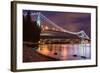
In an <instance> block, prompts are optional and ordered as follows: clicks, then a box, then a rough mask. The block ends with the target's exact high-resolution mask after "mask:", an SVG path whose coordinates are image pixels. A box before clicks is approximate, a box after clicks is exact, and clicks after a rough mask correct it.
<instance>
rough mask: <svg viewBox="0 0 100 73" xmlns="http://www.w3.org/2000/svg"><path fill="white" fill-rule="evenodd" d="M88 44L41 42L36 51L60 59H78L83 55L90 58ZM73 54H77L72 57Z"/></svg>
mask: <svg viewBox="0 0 100 73" xmlns="http://www.w3.org/2000/svg"><path fill="white" fill-rule="evenodd" d="M90 49H91V48H90V44H43V45H39V48H38V50H37V51H38V52H39V53H41V54H43V55H46V56H49V57H53V58H56V59H60V60H78V59H82V58H81V56H85V57H86V59H90V58H91V50H90ZM73 55H77V57H74V56H73Z"/></svg>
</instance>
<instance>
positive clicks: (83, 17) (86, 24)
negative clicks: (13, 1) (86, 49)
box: [23, 10, 91, 37]
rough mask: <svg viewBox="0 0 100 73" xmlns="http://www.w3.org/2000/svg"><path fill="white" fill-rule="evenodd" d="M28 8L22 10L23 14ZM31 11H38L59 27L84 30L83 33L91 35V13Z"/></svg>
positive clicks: (76, 30) (75, 30)
mask: <svg viewBox="0 0 100 73" xmlns="http://www.w3.org/2000/svg"><path fill="white" fill-rule="evenodd" d="M27 11H28V10H23V15H26V14H27ZM31 12H32V13H34V12H40V13H42V14H43V15H44V16H46V17H47V18H48V19H50V20H51V21H52V22H54V23H55V24H57V25H59V26H60V27H62V28H64V29H66V30H68V31H72V32H79V31H81V30H84V31H85V33H86V34H87V35H88V36H89V37H90V36H91V14H90V13H76V12H54V11H34V10H31Z"/></svg>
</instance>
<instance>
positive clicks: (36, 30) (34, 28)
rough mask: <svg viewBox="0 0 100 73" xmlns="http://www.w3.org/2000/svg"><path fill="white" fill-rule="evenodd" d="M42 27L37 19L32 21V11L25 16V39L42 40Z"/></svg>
mask: <svg viewBox="0 0 100 73" xmlns="http://www.w3.org/2000/svg"><path fill="white" fill-rule="evenodd" d="M40 32H41V29H40V27H39V26H38V24H37V21H32V19H31V11H28V12H27V15H26V16H23V41H28V42H33V43H37V42H38V41H39V40H40Z"/></svg>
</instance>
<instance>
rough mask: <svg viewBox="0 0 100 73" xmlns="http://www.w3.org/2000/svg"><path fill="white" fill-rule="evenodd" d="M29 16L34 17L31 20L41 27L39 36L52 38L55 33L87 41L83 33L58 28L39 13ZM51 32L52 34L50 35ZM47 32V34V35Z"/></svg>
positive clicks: (86, 36)
mask: <svg viewBox="0 0 100 73" xmlns="http://www.w3.org/2000/svg"><path fill="white" fill-rule="evenodd" d="M31 16H32V17H34V19H33V20H35V21H37V24H38V25H39V26H40V27H41V32H43V33H41V35H42V36H43V35H45V36H50V35H51V36H53V35H54V34H55V33H54V34H53V32H56V33H58V34H59V33H60V32H62V33H66V34H68V33H69V34H72V35H75V36H78V37H79V38H81V39H89V37H88V35H87V34H86V33H85V32H84V31H83V30H81V31H79V32H71V31H68V30H66V29H64V28H62V27H60V26H58V25H57V24H56V23H54V22H53V21H51V20H50V19H48V18H47V17H46V16H45V15H43V14H42V13H40V12H36V13H31ZM51 31H52V33H50V32H51ZM48 32H49V33H48Z"/></svg>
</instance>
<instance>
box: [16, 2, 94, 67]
mask: <svg viewBox="0 0 100 73" xmlns="http://www.w3.org/2000/svg"><path fill="white" fill-rule="evenodd" d="M23 9H26V10H43V11H48V10H49V11H62V12H82V13H91V39H92V41H91V47H92V48H91V60H75V61H56V62H55V61H53V62H33V63H32V62H30V63H23V60H22V59H23V58H22V57H23V56H22V52H23V46H22V39H23V37H22V36H23V35H22V32H23V31H22V27H23V25H22V10H23ZM95 13H96V9H94V8H81V7H67V6H66V7H63V6H49V5H48V6H46V5H28V4H17V51H16V52H17V69H32V68H33V69H35V68H51V67H68V66H82V65H95V61H96V54H95V53H96V50H95V49H96V42H95V39H96V24H95V23H96V21H95V19H96V16H95V15H96V14H95Z"/></svg>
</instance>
